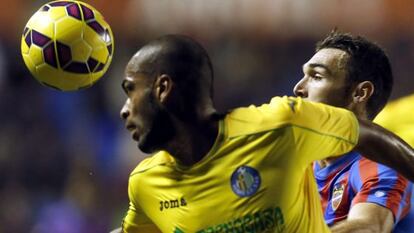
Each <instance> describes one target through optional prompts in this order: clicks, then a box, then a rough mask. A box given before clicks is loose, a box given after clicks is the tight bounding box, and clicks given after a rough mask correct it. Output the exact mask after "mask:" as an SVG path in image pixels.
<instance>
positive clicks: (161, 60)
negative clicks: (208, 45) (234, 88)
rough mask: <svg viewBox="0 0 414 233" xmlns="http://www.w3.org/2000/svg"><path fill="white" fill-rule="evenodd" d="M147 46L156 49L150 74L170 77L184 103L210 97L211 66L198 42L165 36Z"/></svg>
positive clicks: (187, 38) (178, 36) (176, 36)
mask: <svg viewBox="0 0 414 233" xmlns="http://www.w3.org/2000/svg"><path fill="white" fill-rule="evenodd" d="M147 46H149V47H159V50H157V53H156V55H155V56H154V57H153V58H152V59H151V61H150V63H151V64H150V66H151V68H152V71H151V72H153V73H154V74H155V75H160V74H168V75H170V76H171V78H172V79H173V80H174V82H177V83H178V84H179V86H180V87H179V88H181V90H182V93H183V94H184V95H185V96H184V97H185V98H188V99H187V101H196V100H197V99H198V98H204V97H210V98H212V97H213V76H214V73H213V66H212V64H211V60H210V57H209V55H208V54H207V52H206V50H205V49H204V48H203V47H202V46H201V45H200V44H199V43H198V42H196V41H195V40H193V39H192V38H190V37H188V36H184V35H165V36H162V37H160V38H158V39H156V40H153V41H152V42H150V43H149V44H147V45H146V46H145V47H147Z"/></svg>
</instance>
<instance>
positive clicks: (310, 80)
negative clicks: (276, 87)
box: [293, 48, 351, 107]
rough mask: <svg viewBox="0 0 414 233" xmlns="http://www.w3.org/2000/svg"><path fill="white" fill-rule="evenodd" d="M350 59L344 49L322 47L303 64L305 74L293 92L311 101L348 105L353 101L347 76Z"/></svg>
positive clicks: (340, 105) (338, 105) (339, 105)
mask: <svg viewBox="0 0 414 233" xmlns="http://www.w3.org/2000/svg"><path fill="white" fill-rule="evenodd" d="M348 59H349V55H348V54H347V53H346V52H345V51H343V50H340V49H334V48H325V49H321V50H320V51H318V52H317V53H316V54H315V55H314V56H313V57H312V58H311V59H310V60H309V61H308V62H306V63H305V64H304V65H303V74H304V76H303V78H302V79H301V80H300V81H299V82H298V83H297V84H296V85H295V87H294V89H293V92H294V93H295V95H296V96H300V97H302V98H305V99H308V100H310V101H314V102H320V103H325V104H329V105H333V106H336V107H346V106H347V105H348V104H349V103H350V101H351V95H350V94H351V93H349V92H350V91H349V88H348V87H349V85H347V78H346V75H347V72H346V66H347V61H348Z"/></svg>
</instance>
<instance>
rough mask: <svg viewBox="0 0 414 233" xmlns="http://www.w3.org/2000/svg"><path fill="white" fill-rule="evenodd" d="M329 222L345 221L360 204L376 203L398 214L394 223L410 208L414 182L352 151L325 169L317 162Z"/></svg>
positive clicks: (330, 223)
mask: <svg viewBox="0 0 414 233" xmlns="http://www.w3.org/2000/svg"><path fill="white" fill-rule="evenodd" d="M313 168H314V173H315V178H316V181H317V184H318V190H319V194H320V196H321V201H322V208H323V211H324V217H325V221H326V223H327V224H328V225H329V226H332V225H333V224H334V223H336V222H339V221H341V220H344V219H346V218H347V216H348V212H349V210H350V209H351V208H352V206H353V205H355V204H357V203H363V202H369V203H376V204H378V205H381V206H383V207H386V208H388V209H389V210H391V211H392V213H393V215H394V226H395V225H396V224H397V223H398V222H399V221H400V219H401V218H403V217H404V216H406V215H407V213H408V212H409V210H410V206H411V205H410V199H411V193H412V183H410V182H408V180H407V179H405V178H404V177H402V176H401V175H400V174H398V173H397V172H396V171H395V170H392V169H391V168H389V167H387V166H384V165H382V164H379V163H375V162H373V161H370V160H368V159H366V158H364V157H362V156H361V155H360V154H359V153H356V152H350V153H348V154H346V155H344V156H342V157H340V158H338V159H337V160H335V161H333V163H332V164H330V165H329V166H326V167H324V168H321V167H320V166H319V164H318V163H317V162H315V163H314V165H313Z"/></svg>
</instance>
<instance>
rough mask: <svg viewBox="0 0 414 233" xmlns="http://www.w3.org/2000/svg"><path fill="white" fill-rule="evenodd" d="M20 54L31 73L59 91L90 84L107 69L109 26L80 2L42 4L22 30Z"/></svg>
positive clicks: (110, 52)
mask: <svg viewBox="0 0 414 233" xmlns="http://www.w3.org/2000/svg"><path fill="white" fill-rule="evenodd" d="M21 53H22V56H23V60H24V63H25V64H26V66H27V68H28V69H29V70H30V72H31V73H32V75H33V76H34V77H35V78H36V79H37V80H38V81H39V82H40V83H42V84H44V85H45V86H48V87H52V88H54V89H58V90H61V91H74V90H79V89H83V88H87V87H90V86H92V85H93V84H94V83H95V82H96V81H98V80H99V79H100V78H101V77H102V75H103V74H104V73H105V72H106V71H107V70H108V67H109V65H110V63H111V61H112V55H113V53H114V40H113V34H112V30H111V28H110V26H109V25H108V23H107V22H106V21H105V20H104V18H103V16H102V15H101V14H100V13H99V12H98V11H97V10H96V9H95V8H93V7H92V6H90V5H88V4H86V3H84V2H80V1H72V0H69V1H54V2H49V3H47V4H45V5H43V6H42V7H41V8H40V9H39V10H38V11H37V12H36V13H35V14H34V15H33V16H32V17H31V18H30V20H29V21H28V23H27V24H26V27H25V28H24V31H23V36H22V42H21Z"/></svg>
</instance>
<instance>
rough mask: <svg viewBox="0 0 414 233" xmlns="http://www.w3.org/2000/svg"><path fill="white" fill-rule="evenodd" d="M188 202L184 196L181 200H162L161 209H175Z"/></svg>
mask: <svg viewBox="0 0 414 233" xmlns="http://www.w3.org/2000/svg"><path fill="white" fill-rule="evenodd" d="M186 205H187V202H186V201H185V199H184V198H181V199H180V200H178V199H175V200H167V201H160V211H163V210H166V209H173V208H179V207H180V206H186Z"/></svg>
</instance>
